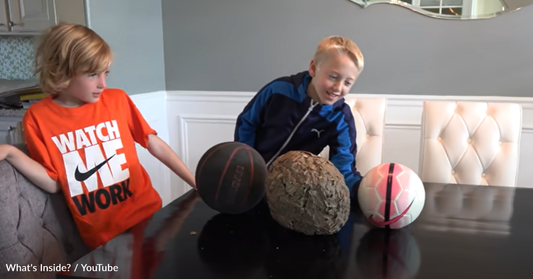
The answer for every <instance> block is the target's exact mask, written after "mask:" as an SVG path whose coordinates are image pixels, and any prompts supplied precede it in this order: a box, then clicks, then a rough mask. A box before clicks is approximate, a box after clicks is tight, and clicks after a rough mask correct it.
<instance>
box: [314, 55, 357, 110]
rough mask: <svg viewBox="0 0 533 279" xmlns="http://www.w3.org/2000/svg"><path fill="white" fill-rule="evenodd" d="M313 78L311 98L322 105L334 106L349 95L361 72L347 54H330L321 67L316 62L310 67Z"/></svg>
mask: <svg viewBox="0 0 533 279" xmlns="http://www.w3.org/2000/svg"><path fill="white" fill-rule="evenodd" d="M309 74H310V75H311V76H312V77H313V79H312V81H311V84H312V86H310V87H311V88H310V91H311V92H309V93H308V94H310V97H312V98H313V99H315V100H316V99H317V101H319V102H320V103H321V104H324V105H332V104H334V103H335V102H337V101H338V100H339V99H341V98H342V97H344V96H346V94H348V93H349V91H350V88H352V85H353V84H354V83H355V81H356V80H357V77H358V76H359V70H358V69H357V67H356V66H355V64H354V63H353V61H352V60H351V59H350V57H349V56H348V55H346V54H340V53H338V54H330V55H329V57H327V58H325V59H324V60H323V61H322V62H321V63H320V65H317V64H316V62H315V61H314V60H312V61H311V64H310V65H309Z"/></svg>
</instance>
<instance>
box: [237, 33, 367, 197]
mask: <svg viewBox="0 0 533 279" xmlns="http://www.w3.org/2000/svg"><path fill="white" fill-rule="evenodd" d="M363 65H364V58H363V55H362V53H361V51H360V50H359V48H358V47H357V45H356V44H355V43H354V42H352V41H351V40H349V39H347V38H345V37H340V36H331V37H327V38H324V39H323V40H322V41H320V43H319V44H318V47H317V49H316V52H315V55H314V57H313V59H312V60H311V62H310V64H309V70H308V71H304V72H300V73H297V74H294V75H291V76H286V77H280V78H277V79H275V80H273V81H271V82H270V83H268V84H267V85H265V86H264V87H263V88H262V89H261V90H260V91H259V92H258V93H257V94H256V95H255V96H254V98H253V99H252V100H251V101H250V102H249V103H248V104H247V105H246V107H245V108H244V110H243V111H242V112H241V114H240V115H239V116H238V118H237V125H236V127H235V139H234V140H235V141H238V142H242V143H245V144H248V145H249V146H251V147H253V148H255V149H256V150H257V151H258V152H259V153H260V154H261V155H262V156H263V158H264V159H265V162H267V165H268V166H269V165H270V164H271V163H272V162H273V161H274V160H275V159H276V158H277V157H279V156H280V155H282V154H284V153H286V152H288V151H291V150H304V151H309V152H311V153H314V154H316V155H318V154H320V152H322V150H323V149H324V148H325V147H326V146H329V147H330V158H329V159H330V161H331V162H332V163H333V164H334V165H335V166H336V167H337V169H339V171H340V172H341V173H342V174H343V176H344V179H345V182H346V185H347V186H348V188H349V190H350V196H351V197H352V198H354V197H355V196H356V193H357V189H358V186H359V183H360V182H361V178H362V176H361V174H360V173H359V171H357V169H356V167H355V155H356V152H357V147H356V141H355V139H356V135H357V134H356V130H355V124H354V119H353V115H352V112H351V109H350V107H349V106H348V105H347V104H346V103H345V102H344V96H346V94H348V92H349V91H350V88H351V87H352V85H353V84H354V83H355V81H356V80H357V78H358V76H359V74H360V73H361V71H362V70H363Z"/></svg>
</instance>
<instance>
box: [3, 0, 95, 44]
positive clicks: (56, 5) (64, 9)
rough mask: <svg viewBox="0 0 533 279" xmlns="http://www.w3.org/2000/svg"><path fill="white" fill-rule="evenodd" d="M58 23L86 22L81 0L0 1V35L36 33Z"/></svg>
mask: <svg viewBox="0 0 533 279" xmlns="http://www.w3.org/2000/svg"><path fill="white" fill-rule="evenodd" d="M59 22H71V23H78V24H83V25H87V24H86V22H87V20H86V16H85V1H84V0H0V36H4V35H38V34H40V33H41V32H42V31H43V30H45V29H47V28H48V27H50V26H52V25H55V24H57V23H59Z"/></svg>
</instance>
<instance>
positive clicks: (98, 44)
mask: <svg viewBox="0 0 533 279" xmlns="http://www.w3.org/2000/svg"><path fill="white" fill-rule="evenodd" d="M112 59H113V57H112V54H111V49H110V47H109V45H108V44H107V43H106V42H105V41H104V40H103V39H102V38H101V37H100V36H99V35H98V34H96V32H94V31H93V30H91V29H90V28H88V27H86V26H83V25H78V24H68V23H60V24H57V25H55V26H52V27H50V28H49V29H47V30H45V31H44V32H43V34H42V35H41V38H40V42H39V45H38V47H37V49H36V53H35V61H34V67H35V69H34V73H35V75H36V76H37V77H38V78H39V85H40V86H41V89H42V90H43V91H44V92H46V93H49V94H58V93H59V92H61V90H63V89H65V88H66V87H67V86H68V84H69V82H70V80H71V78H72V77H74V76H75V75H78V74H88V73H102V72H104V71H106V70H107V69H108V68H109V66H110V65H111V62H112Z"/></svg>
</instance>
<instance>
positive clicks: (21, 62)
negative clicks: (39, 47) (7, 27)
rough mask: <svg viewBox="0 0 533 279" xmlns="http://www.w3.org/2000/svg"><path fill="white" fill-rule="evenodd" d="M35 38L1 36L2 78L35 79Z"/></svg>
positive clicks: (0, 69)
mask: <svg viewBox="0 0 533 279" xmlns="http://www.w3.org/2000/svg"><path fill="white" fill-rule="evenodd" d="M33 56H34V38H33V37H19V36H0V78H2V79H22V80H24V79H33V78H34V76H33V73H32V71H33Z"/></svg>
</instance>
